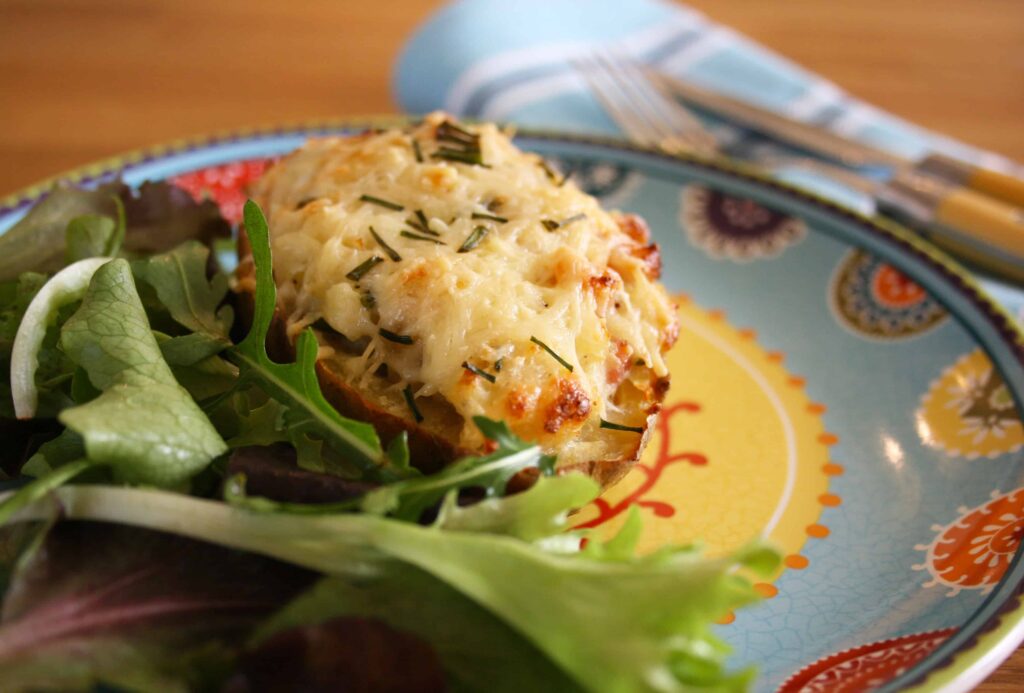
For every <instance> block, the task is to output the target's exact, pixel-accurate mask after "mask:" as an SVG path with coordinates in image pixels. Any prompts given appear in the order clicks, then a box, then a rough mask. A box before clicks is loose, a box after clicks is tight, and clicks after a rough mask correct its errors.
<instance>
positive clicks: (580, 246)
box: [237, 113, 678, 486]
mask: <svg viewBox="0 0 1024 693" xmlns="http://www.w3.org/2000/svg"><path fill="white" fill-rule="evenodd" d="M252 196H253V197H254V199H255V200H256V201H257V202H258V203H259V204H260V205H261V206H262V208H263V209H264V212H265V214H266V215H267V219H268V222H269V225H270V238H271V247H272V251H273V257H274V278H275V282H276V283H277V286H278V308H277V316H276V320H275V327H274V330H273V333H272V338H271V343H270V344H269V345H268V346H269V348H270V349H271V352H272V353H274V354H276V356H277V357H278V358H287V357H289V356H290V355H291V353H292V351H291V350H292V344H293V340H294V339H295V338H296V337H297V336H298V334H299V333H300V332H301V331H302V330H303V329H305V328H306V327H308V326H312V327H313V329H314V332H315V333H316V336H317V339H318V341H319V344H320V353H319V359H318V362H317V372H318V375H319V378H320V382H321V385H322V388H323V390H324V394H325V396H326V397H327V399H328V400H329V401H330V402H331V403H332V404H334V406H336V407H337V408H338V410H339V411H341V412H342V413H343V414H345V415H347V416H351V417H353V418H358V419H362V420H366V421H370V422H371V423H373V424H374V426H376V427H377V429H378V432H379V433H380V435H381V437H382V439H384V440H387V439H389V438H390V437H391V436H393V435H396V434H397V433H399V432H400V431H403V430H405V431H408V432H409V435H410V446H411V449H412V454H413V460H414V463H415V464H416V465H417V466H419V467H421V468H423V469H425V470H431V469H436V468H438V467H440V466H442V465H443V464H444V463H445V462H447V461H450V460H452V459H454V458H455V457H458V456H461V455H464V454H471V453H478V452H483V451H486V450H487V449H488V447H489V445H490V443H489V441H487V440H486V439H484V437H483V436H482V434H481V433H480V431H479V430H478V429H477V428H476V426H475V425H474V424H473V422H472V417H473V416H476V415H483V416H487V417H489V418H492V419H498V420H502V421H505V422H506V423H507V424H508V425H509V426H510V427H511V428H512V430H513V431H515V432H516V433H517V434H518V435H519V436H521V437H523V438H525V439H527V440H531V441H535V442H537V443H538V444H539V445H541V446H542V447H543V448H544V449H545V450H546V451H548V452H551V453H555V454H557V455H558V460H559V462H558V466H559V469H580V470H583V471H584V472H586V473H587V474H589V475H591V476H592V477H594V478H595V479H597V480H598V481H599V482H600V483H601V484H603V485H606V486H607V485H609V484H611V483H613V482H614V481H615V480H617V479H618V478H620V477H621V476H622V475H623V474H624V473H625V472H626V471H627V470H628V469H629V467H630V466H631V465H632V464H633V463H634V462H635V461H636V460H637V459H638V458H639V456H640V453H641V452H642V450H643V447H644V445H645V443H646V441H647V438H648V437H649V435H650V432H651V429H652V428H653V426H654V422H655V420H656V417H657V414H658V411H659V409H660V405H661V402H662V401H663V399H664V396H665V393H666V391H667V389H668V385H669V374H668V369H667V367H666V365H665V361H664V353H665V352H666V351H667V350H668V349H669V348H670V347H671V345H672V344H673V342H674V341H675V339H676V336H677V334H678V323H677V318H676V312H675V307H674V306H673V304H672V302H671V301H670V300H669V298H668V296H667V294H666V293H665V291H664V289H663V288H662V287H661V286H660V285H659V284H658V282H657V279H658V277H659V275H660V270H661V267H660V259H659V255H658V248H657V246H656V245H655V244H653V243H652V242H651V239H650V234H649V232H648V229H647V227H646V226H645V224H644V223H643V221H642V220H640V219H639V218H638V217H636V216H633V215H628V214H619V213H609V212H606V211H604V210H603V209H601V207H600V205H599V204H598V202H597V200H595V199H594V198H593V197H591V196H589V195H587V194H585V193H584V192H582V191H581V190H579V189H578V188H577V187H576V186H575V184H574V183H573V182H571V181H565V180H563V179H562V178H561V177H560V176H559V175H558V174H557V173H555V172H554V171H553V170H552V169H551V168H550V167H549V166H548V165H547V164H546V163H545V162H544V160H543V159H541V158H540V157H539V156H537V155H535V154H531V153H524V152H522V151H520V150H518V149H517V148H516V147H515V145H514V144H513V143H512V141H511V139H510V138H509V137H508V136H507V135H506V134H504V133H503V132H501V131H500V130H499V129H498V128H497V127H495V126H493V125H479V126H466V125H461V124H459V123H457V122H455V121H454V120H453V119H451V118H449V117H448V116H445V115H444V114H441V113H436V114H432V115H430V116H427V117H426V118H425V119H424V120H423V121H422V122H421V123H419V124H416V125H413V126H410V127H408V128H404V129H394V130H388V131H383V132H378V131H374V132H368V133H364V134H361V135H357V136H353V137H345V138H324V139H316V140H310V141H309V142H308V143H307V144H305V145H304V146H303V147H301V148H300V149H298V150H297V151H295V152H294V153H292V154H290V155H288V156H286V157H284V158H283V159H282V160H281V161H279V162H277V163H276V164H274V165H273V166H272V167H271V168H270V169H269V170H268V171H267V173H266V174H265V175H264V177H263V178H262V179H261V180H260V181H258V182H257V183H256V184H255V186H254V189H253V190H252ZM240 255H241V257H240V260H241V262H240V265H239V269H238V281H237V288H238V290H239V291H240V292H241V294H242V301H241V303H242V307H243V315H244V313H245V305H246V303H248V304H249V305H251V293H252V291H253V290H254V287H255V279H254V274H253V266H252V262H251V257H249V253H248V248H247V246H246V245H245V244H244V243H243V244H241V245H240ZM246 296H248V298H246Z"/></svg>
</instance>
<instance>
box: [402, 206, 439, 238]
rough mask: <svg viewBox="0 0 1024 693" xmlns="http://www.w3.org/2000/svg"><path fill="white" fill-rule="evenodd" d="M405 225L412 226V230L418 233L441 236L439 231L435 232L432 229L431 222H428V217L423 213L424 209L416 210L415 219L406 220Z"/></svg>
mask: <svg viewBox="0 0 1024 693" xmlns="http://www.w3.org/2000/svg"><path fill="white" fill-rule="evenodd" d="M405 223H406V224H408V225H409V226H411V227H412V228H414V229H416V230H417V231H422V232H423V233H425V234H428V235H431V236H440V235H441V234H439V233H438V232H437V231H434V230H433V229H432V228H430V222H429V221H428V220H427V215H426V214H424V213H423V210H422V209H417V210H416V218H415V219H413V218H412V217H409V218H408V219H406V220H405Z"/></svg>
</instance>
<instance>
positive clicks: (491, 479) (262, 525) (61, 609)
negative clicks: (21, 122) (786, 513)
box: [0, 182, 777, 692]
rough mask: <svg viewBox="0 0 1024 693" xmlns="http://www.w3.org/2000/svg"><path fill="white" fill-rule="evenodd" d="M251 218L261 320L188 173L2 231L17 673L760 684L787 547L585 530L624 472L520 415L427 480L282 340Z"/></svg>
mask: <svg viewBox="0 0 1024 693" xmlns="http://www.w3.org/2000/svg"><path fill="white" fill-rule="evenodd" d="M244 231H245V232H246V233H247V234H248V239H249V243H250V245H251V247H252V251H253V258H254V262H255V266H256V276H257V279H256V289H255V301H254V305H253V306H252V309H253V310H252V320H251V326H250V327H249V329H247V330H246V329H245V328H244V327H243V325H242V324H241V323H242V321H239V320H236V319H235V316H236V314H238V312H239V311H238V306H236V305H234V303H235V295H234V294H233V293H232V292H231V291H230V290H229V285H230V282H231V278H230V275H229V274H228V273H227V272H225V271H224V270H223V269H222V268H221V266H220V264H219V263H218V261H217V256H218V251H223V250H227V249H229V248H230V244H231V242H232V241H231V232H232V229H231V228H230V226H229V224H228V223H227V222H225V221H224V220H223V219H222V218H221V217H220V215H219V212H218V210H217V207H216V205H215V204H213V203H212V202H209V201H206V202H195V201H193V200H192V198H191V197H189V195H188V194H186V193H184V192H183V191H181V190H179V189H177V188H174V187H172V186H169V185H167V184H163V183H159V184H145V185H143V186H142V187H141V188H140V189H138V190H131V189H129V188H128V187H127V186H125V185H123V184H122V183H120V182H115V183H110V184H105V185H101V186H99V187H97V188H94V189H91V190H80V189H75V188H70V187H61V188H57V189H55V190H53V191H52V192H51V193H50V194H49V195H48V196H47V197H46V198H45V199H44V200H43V201H42V202H40V203H39V204H37V205H36V206H35V207H34V208H33V209H32V210H30V211H29V212H28V214H27V215H26V216H25V217H23V218H22V219H21V220H20V221H19V222H18V223H17V224H16V225H15V226H14V227H13V228H11V229H10V230H8V232H7V233H6V234H5V235H3V236H0V369H2V372H3V373H4V374H5V375H4V376H2V377H0V387H2V388H3V390H4V391H3V392H2V393H0V427H2V429H0V430H2V436H3V442H4V445H3V453H2V457H0V459H2V472H0V475H2V476H0V479H4V481H0V483H2V484H4V486H5V487H6V488H7V489H10V490H9V491H7V492H6V494H5V495H3V496H0V522H2V524H3V529H2V531H0V589H2V590H3V595H4V596H3V603H2V612H0V690H4V691H20V690H33V691H34V690H94V689H97V688H105V689H107V690H110V689H115V690H120V689H127V690H146V691H149V690H224V691H249V690H298V689H302V690H342V689H348V688H351V689H352V690H425V691H426V690H441V689H446V690H465V691H477V690H487V691H505V690H507V691H524V690H529V691H545V690H551V691H561V692H564V691H573V690H591V691H680V690H691V689H712V690H734V689H742V688H744V687H745V686H746V684H747V682H748V681H749V680H750V677H751V672H749V671H741V672H739V673H729V672H727V671H726V668H725V664H724V662H725V657H726V654H727V648H726V647H725V646H724V645H723V643H721V642H720V641H719V640H718V639H717V638H716V637H715V636H714V635H713V634H712V632H711V630H712V624H713V622H714V621H715V620H716V619H718V618H720V617H722V616H723V615H725V614H726V613H727V612H728V611H729V610H731V609H735V608H737V607H740V606H742V605H744V604H746V603H748V602H751V601H753V600H754V599H755V594H754V592H753V590H752V589H751V586H750V583H749V582H748V580H747V579H745V578H744V577H741V576H740V575H739V574H737V573H736V572H735V569H736V568H737V567H739V566H745V567H746V568H748V569H751V570H754V571H761V572H768V571H771V570H772V569H774V567H775V563H776V560H777V559H776V556H775V554H774V553H773V552H772V551H771V550H769V549H766V548H764V547H762V546H759V545H752V546H750V547H748V548H746V549H743V550H741V551H738V552H736V553H735V554H733V555H731V556H727V557H724V558H718V559H708V558H704V557H702V556H701V555H700V553H699V552H698V551H697V550H696V549H694V548H692V547H667V548H664V549H662V550H660V551H658V552H656V553H654V554H652V555H646V556H638V555H636V554H635V546H636V542H637V539H638V536H639V532H640V525H641V517H640V516H639V514H636V513H634V514H633V515H631V516H629V519H628V521H627V522H626V523H625V526H624V527H623V528H622V530H621V531H620V532H619V533H618V534H617V535H616V536H615V537H614V538H613V539H611V540H608V541H602V540H599V539H598V538H597V537H596V536H588V535H586V534H585V533H584V532H578V531H571V530H569V528H570V527H571V524H572V519H571V513H572V512H573V511H574V509H576V508H579V507H581V506H583V505H585V504H586V503H588V502H589V501H591V500H593V499H594V498H595V496H596V495H597V494H598V493H599V487H598V485H597V484H596V483H595V482H594V481H593V480H591V479H590V478H588V477H585V476H582V475H578V474H569V475H558V474H556V473H555V460H554V459H552V458H550V457H548V456H545V455H544V454H542V453H541V451H540V449H539V448H538V447H537V446H535V445H531V444H530V443H528V442H526V441H523V440H520V439H519V438H517V437H516V436H515V435H513V434H512V432H511V431H510V430H509V429H508V428H507V427H506V426H505V425H504V424H503V423H501V422H498V421H491V420H488V419H484V418H478V419H476V421H475V423H476V425H477V426H479V427H480V430H481V431H482V432H483V433H484V434H485V435H486V436H487V438H489V439H490V440H492V441H493V442H494V452H492V453H491V454H488V455H486V456H482V457H472V458H466V459H461V460H458V461H457V462H455V463H454V464H451V465H450V466H448V467H447V468H445V469H444V470H443V471H441V472H438V473H435V474H431V475H424V474H422V473H421V472H419V471H418V470H417V468H416V466H415V464H414V463H415V462H416V461H415V460H410V458H409V451H408V447H407V445H406V440H405V436H404V435H400V436H398V437H396V438H395V439H393V440H386V441H382V440H380V439H379V437H378V435H377V433H376V431H375V430H374V428H373V427H372V426H371V425H369V424H367V423H363V422H359V421H353V420H350V419H348V418H345V417H343V416H342V415H340V414H339V413H338V412H337V411H336V410H335V409H334V408H332V407H331V405H330V404H329V403H328V402H327V400H326V399H325V398H324V396H323V394H322V393H321V391H320V387H319V384H318V382H317V376H316V372H315V368H314V366H315V360H316V356H317V343H316V339H315V337H314V336H313V334H312V332H311V331H308V330H307V331H306V332H305V333H303V334H302V335H301V336H300V337H299V339H298V342H297V344H296V354H297V357H296V360H295V361H294V362H293V363H277V362H275V361H274V360H272V359H271V358H270V357H269V356H268V354H267V349H266V339H267V333H268V330H269V329H270V326H271V322H272V318H273V313H274V306H275V301H276V288H275V285H274V281H273V276H272V270H271V256H270V244H269V240H268V229H267V224H266V221H265V219H264V217H263V214H262V213H261V211H260V209H259V208H258V207H257V206H256V205H255V204H254V203H252V202H249V203H248V204H247V205H246V207H245V223H244ZM245 322H246V323H249V322H250V321H245ZM7 373H9V374H10V377H9V378H8V377H7V376H6V374H7Z"/></svg>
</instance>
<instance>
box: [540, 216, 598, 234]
mask: <svg viewBox="0 0 1024 693" xmlns="http://www.w3.org/2000/svg"><path fill="white" fill-rule="evenodd" d="M586 218H587V215H586V214H573V215H572V216H571V217H569V218H567V219H563V220H562V221H555V220H554V219H541V220H540V223H542V224H544V228H546V229H547V230H548V231H554V230H555V229H558V228H565V227H566V226H568V225H569V224H572V223H573V222H576V221H579V220H581V219H586Z"/></svg>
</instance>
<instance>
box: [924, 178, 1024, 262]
mask: <svg viewBox="0 0 1024 693" xmlns="http://www.w3.org/2000/svg"><path fill="white" fill-rule="evenodd" d="M935 221H937V222H938V223H940V224H942V225H944V226H948V227H949V228H951V229H953V230H954V231H958V232H960V233H962V234H964V235H965V236H968V237H970V238H973V239H975V240H979V241H981V242H983V243H986V244H988V245H990V246H993V247H995V248H998V249H1000V250H1002V251H1004V252H1008V253H1010V254H1012V255H1013V256H1015V257H1017V258H1019V259H1024V210H1021V209H1020V208H1019V207H1012V206H1010V205H1008V204H1005V203H1003V202H1000V201H998V200H995V199H992V198H991V197H987V196H985V195H980V194H978V193H976V192H974V191H973V190H968V189H967V188H950V190H949V192H948V193H947V194H946V195H944V196H943V197H942V198H941V199H940V200H939V201H938V204H937V206H936V207H935Z"/></svg>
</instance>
